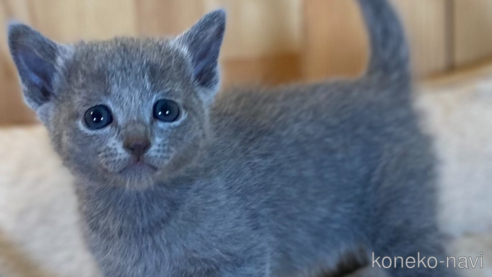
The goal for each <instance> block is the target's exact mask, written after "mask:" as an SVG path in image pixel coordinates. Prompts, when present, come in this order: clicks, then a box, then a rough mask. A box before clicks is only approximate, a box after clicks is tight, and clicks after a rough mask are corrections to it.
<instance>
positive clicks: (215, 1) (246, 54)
mask: <svg viewBox="0 0 492 277" xmlns="http://www.w3.org/2000/svg"><path fill="white" fill-rule="evenodd" d="M301 1H302V0H267V1H265V0H204V3H205V9H206V10H207V11H211V10H214V9H217V8H225V9H226V10H227V12H228V23H227V33H226V37H225V43H224V49H223V53H222V57H223V58H224V59H244V58H256V57H266V56H272V55H284V54H293V53H299V52H300V50H301V45H302V43H301V26H302V25H301V24H302V13H301V7H302V4H301Z"/></svg>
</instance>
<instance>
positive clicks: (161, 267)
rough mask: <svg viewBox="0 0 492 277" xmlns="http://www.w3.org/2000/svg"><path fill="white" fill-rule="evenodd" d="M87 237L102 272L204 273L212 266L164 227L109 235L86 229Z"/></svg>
mask: <svg viewBox="0 0 492 277" xmlns="http://www.w3.org/2000/svg"><path fill="white" fill-rule="evenodd" d="M127 231H128V230H127ZM87 239H88V242H89V246H90V249H91V252H92V253H93V255H94V256H95V258H96V260H97V261H98V262H99V265H100V267H101V270H102V272H103V273H104V274H105V276H121V277H137V276H138V277H140V276H148V277H154V276H155V277H157V276H159V277H160V276H196V273H197V272H204V274H203V275H201V276H206V274H205V272H207V271H209V270H212V267H213V266H212V265H211V264H210V263H208V264H207V263H205V262H204V261H202V260H201V259H200V258H198V257H203V255H202V254H199V250H198V249H197V248H194V247H192V246H190V245H189V244H187V243H185V242H184V241H183V238H182V237H180V236H179V235H177V234H172V231H169V233H168V234H166V232H165V229H162V230H161V232H159V233H153V234H152V233H148V234H145V233H140V234H132V235H128V234H127V233H125V234H119V235H117V236H112V237H108V236H102V235H101V234H97V233H88V234H87ZM193 273H194V274H193Z"/></svg>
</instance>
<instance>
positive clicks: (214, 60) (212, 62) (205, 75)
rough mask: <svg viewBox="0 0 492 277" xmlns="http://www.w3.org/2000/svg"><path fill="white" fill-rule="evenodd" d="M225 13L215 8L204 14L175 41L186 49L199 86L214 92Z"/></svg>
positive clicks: (216, 82)
mask: <svg viewBox="0 0 492 277" xmlns="http://www.w3.org/2000/svg"><path fill="white" fill-rule="evenodd" d="M225 25H226V13H225V11H224V10H217V11H214V12H211V13H208V14H207V15H205V16H204V17H203V18H202V19H200V21H198V23H196V24H195V25H194V26H193V27H192V28H191V29H189V30H188V31H186V32H185V33H183V34H182V35H180V36H179V37H178V38H177V39H176V41H177V42H178V44H180V45H181V46H184V48H185V49H186V50H187V52H188V54H189V55H190V58H191V64H192V66H193V76H194V78H195V80H196V82H197V83H198V85H200V86H201V87H203V88H205V89H207V90H211V91H213V93H215V92H216V91H217V90H218V88H219V84H220V76H219V70H218V59H219V54H220V47H221V46H222V41H223V38H224V32H225Z"/></svg>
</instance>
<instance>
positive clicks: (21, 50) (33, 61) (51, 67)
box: [9, 24, 60, 108]
mask: <svg viewBox="0 0 492 277" xmlns="http://www.w3.org/2000/svg"><path fill="white" fill-rule="evenodd" d="M9 48H10V52H11V54H12V58H13V60H14V62H15V65H16V67H17V71H18V72H19V76H20V79H21V81H22V84H23V87H24V96H25V98H26V101H27V102H28V104H29V105H30V106H31V107H33V108H37V107H39V106H41V105H43V104H44V103H46V102H48V101H50V100H51V99H52V98H53V97H54V86H53V82H54V79H55V75H56V74H57V59H58V56H59V52H60V47H59V46H58V45H57V44H56V43H54V42H52V41H51V40H49V39H47V38H45V37H44V36H43V35H41V34H40V33H39V32H37V31H35V30H33V29H32V28H30V27H28V26H26V25H23V24H12V25H10V26H9Z"/></svg>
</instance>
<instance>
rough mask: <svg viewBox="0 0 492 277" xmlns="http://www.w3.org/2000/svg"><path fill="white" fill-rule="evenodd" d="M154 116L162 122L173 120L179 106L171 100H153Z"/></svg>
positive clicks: (176, 115) (177, 113)
mask: <svg viewBox="0 0 492 277" xmlns="http://www.w3.org/2000/svg"><path fill="white" fill-rule="evenodd" d="M153 114H154V118H155V119H157V120H160V121H162V122H173V121H176V120H177V119H178V117H179V106H178V104H177V103H176V102H174V101H172V100H167V99H162V100H159V101H157V102H155V105H154V111H153Z"/></svg>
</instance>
